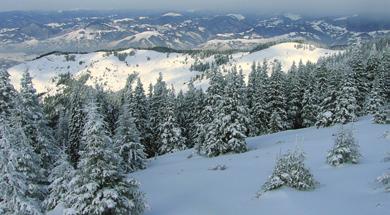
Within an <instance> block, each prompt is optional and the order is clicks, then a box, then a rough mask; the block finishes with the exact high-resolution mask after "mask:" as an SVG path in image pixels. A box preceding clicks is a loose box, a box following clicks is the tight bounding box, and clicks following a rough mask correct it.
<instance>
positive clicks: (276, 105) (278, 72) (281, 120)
mask: <svg viewBox="0 0 390 215" xmlns="http://www.w3.org/2000/svg"><path fill="white" fill-rule="evenodd" d="M284 78H285V77H284V74H283V72H282V66H281V63H280V62H278V61H275V62H274V65H273V68H272V74H271V78H270V89H269V97H268V111H269V113H270V114H271V117H270V120H269V131H270V132H278V131H283V130H285V129H286V128H287V124H286V121H287V113H286V97H285V95H284V86H283V84H284Z"/></svg>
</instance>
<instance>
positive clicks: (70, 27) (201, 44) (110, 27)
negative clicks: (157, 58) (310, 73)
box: [0, 11, 390, 54]
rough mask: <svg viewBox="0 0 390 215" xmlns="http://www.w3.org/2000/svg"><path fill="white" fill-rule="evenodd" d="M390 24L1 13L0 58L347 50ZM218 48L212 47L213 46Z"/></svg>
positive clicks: (288, 17) (294, 17)
mask: <svg viewBox="0 0 390 215" xmlns="http://www.w3.org/2000/svg"><path fill="white" fill-rule="evenodd" d="M389 30H390V20H387V19H375V18H370V17H364V16H359V15H354V16H344V17H305V16H302V15H298V14H291V13H286V14H282V15H273V16H271V15H268V16H259V15H246V14H226V15H224V14H220V15H216V14H207V13H194V12H184V13H178V12H170V11H168V12H164V13H146V12H145V13H144V14H140V13H136V12H123V11H122V12H120V11H106V12H97V11H61V12H3V13H0V52H11V51H12V52H28V53H39V54H42V53H46V52H50V51H83V52H84V51H96V50H100V49H117V48H129V47H138V48H139V47H141V48H149V47H156V46H162V47H170V48H175V49H194V48H218V49H252V48H254V47H255V46H256V45H258V44H261V43H264V42H267V41H270V40H280V39H283V40H293V39H306V40H310V41H315V42H319V43H322V44H327V45H330V46H332V45H346V44H348V43H352V42H356V41H358V40H367V39H372V38H374V37H378V36H383V35H386V34H389ZM216 43H217V45H216Z"/></svg>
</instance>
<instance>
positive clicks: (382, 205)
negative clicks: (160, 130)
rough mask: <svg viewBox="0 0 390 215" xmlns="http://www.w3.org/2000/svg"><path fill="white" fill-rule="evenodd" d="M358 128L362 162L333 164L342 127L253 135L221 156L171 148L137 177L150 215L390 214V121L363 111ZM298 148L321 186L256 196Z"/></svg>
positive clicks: (357, 137)
mask: <svg viewBox="0 0 390 215" xmlns="http://www.w3.org/2000/svg"><path fill="white" fill-rule="evenodd" d="M349 126H350V125H349ZM353 128H354V134H355V137H356V139H357V140H358V142H359V144H360V150H361V153H362V155H363V158H362V159H361V163H360V164H357V165H344V166H341V167H331V166H329V165H327V164H326V154H327V151H328V150H329V149H330V148H331V146H332V145H333V144H334V136H332V134H333V133H335V132H336V130H337V126H335V127H331V128H321V129H316V128H306V129H299V130H291V131H285V132H280V133H276V134H270V135H265V136H259V137H253V138H248V139H247V143H248V146H249V148H250V151H248V152H246V153H242V154H232V155H224V156H220V157H216V158H204V157H200V156H198V155H193V156H192V157H191V158H189V155H192V153H193V151H192V150H186V151H182V152H179V153H174V154H168V155H164V156H160V157H157V158H156V159H155V160H152V161H151V163H150V167H148V169H146V170H142V171H139V172H136V173H134V174H133V175H132V176H133V177H135V178H136V179H138V180H139V181H140V182H141V184H142V185H141V189H142V190H143V191H144V192H145V193H146V197H147V200H148V202H149V204H150V206H151V209H150V210H149V211H148V212H147V213H146V214H147V215H183V214H185V215H199V214H224V215H230V214H232V215H236V214H243V215H244V214H273V215H279V214H280V215H285V214H291V215H298V214H299V215H312V214H316V215H329V214H332V215H338V214H340V215H344V214H353V215H360V214H361V215H367V214H370V215H384V214H388V213H389V211H390V201H389V200H390V193H386V192H384V189H383V187H381V186H379V185H378V184H377V183H376V181H375V179H376V178H377V177H378V176H380V175H382V174H383V173H384V172H385V171H388V169H389V167H390V163H388V162H387V163H386V162H383V158H384V157H385V155H386V152H389V151H390V140H388V139H385V137H384V134H385V132H386V131H389V130H390V126H389V125H377V124H373V123H372V122H371V117H364V118H362V119H361V120H360V121H358V122H356V123H354V124H353ZM295 147H299V148H301V149H303V150H304V151H305V153H306V155H307V156H306V161H305V163H306V165H307V167H309V168H310V170H311V172H312V173H313V175H314V177H315V179H316V180H317V181H319V182H320V185H319V186H318V187H317V188H316V189H315V190H313V191H297V190H293V189H290V188H282V189H279V190H276V191H271V192H268V193H265V194H264V195H262V196H260V198H256V197H255V196H256V192H257V191H259V189H260V187H261V186H262V185H263V184H264V182H265V181H266V180H267V177H268V176H269V175H271V173H272V170H273V167H274V165H275V160H276V157H277V156H278V154H279V153H281V152H282V153H284V152H286V151H287V150H289V149H295ZM216 165H226V167H227V169H226V170H210V168H213V167H215V166H216Z"/></svg>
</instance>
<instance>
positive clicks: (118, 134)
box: [114, 102, 147, 172]
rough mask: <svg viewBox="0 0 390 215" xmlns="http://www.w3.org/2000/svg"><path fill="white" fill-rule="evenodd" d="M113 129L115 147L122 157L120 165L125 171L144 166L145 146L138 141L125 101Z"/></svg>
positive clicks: (137, 133) (134, 125)
mask: <svg viewBox="0 0 390 215" xmlns="http://www.w3.org/2000/svg"><path fill="white" fill-rule="evenodd" d="M117 125H118V127H117V128H116V130H115V138H114V141H115V143H114V144H115V147H116V150H117V151H118V153H119V155H120V156H121V157H122V162H123V164H122V166H123V168H124V169H125V171H126V172H134V171H137V170H139V169H145V168H146V164H147V161H146V154H145V152H144V150H145V147H144V146H143V145H142V144H141V143H140V142H139V132H138V129H137V127H136V124H135V122H134V118H133V116H132V113H131V112H130V109H129V107H128V104H127V103H126V102H125V103H124V104H123V106H122V110H121V114H120V115H119V118H118V122H117Z"/></svg>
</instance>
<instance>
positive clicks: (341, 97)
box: [333, 70, 358, 124]
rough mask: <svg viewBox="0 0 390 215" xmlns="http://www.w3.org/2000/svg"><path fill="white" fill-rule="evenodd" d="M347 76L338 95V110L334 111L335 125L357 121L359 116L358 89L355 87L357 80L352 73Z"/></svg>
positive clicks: (345, 75)
mask: <svg viewBox="0 0 390 215" xmlns="http://www.w3.org/2000/svg"><path fill="white" fill-rule="evenodd" d="M346 71H347V72H346V74H344V77H343V79H342V83H341V88H340V90H339V92H338V93H337V98H336V108H335V110H334V118H333V123H342V124H345V123H348V122H353V121H356V119H357V116H356V113H357V110H358V106H357V99H356V96H357V91H358V90H357V89H356V86H355V80H354V79H353V77H352V74H351V73H348V70H346Z"/></svg>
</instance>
